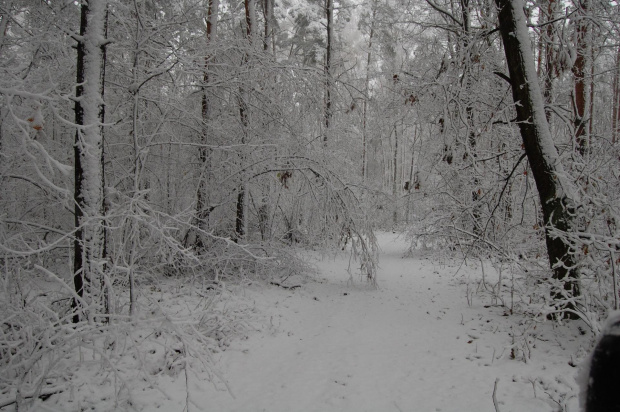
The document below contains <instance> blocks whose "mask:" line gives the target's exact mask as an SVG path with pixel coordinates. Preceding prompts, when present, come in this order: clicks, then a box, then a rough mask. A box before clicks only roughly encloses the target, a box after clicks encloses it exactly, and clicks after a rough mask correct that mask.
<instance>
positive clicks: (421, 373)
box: [160, 234, 577, 412]
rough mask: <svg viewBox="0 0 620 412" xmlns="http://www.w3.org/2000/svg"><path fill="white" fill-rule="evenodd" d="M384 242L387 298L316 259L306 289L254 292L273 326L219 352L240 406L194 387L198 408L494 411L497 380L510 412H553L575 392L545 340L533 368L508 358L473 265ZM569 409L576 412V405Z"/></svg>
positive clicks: (390, 239)
mask: <svg viewBox="0 0 620 412" xmlns="http://www.w3.org/2000/svg"><path fill="white" fill-rule="evenodd" d="M379 240H380V244H381V248H382V254H381V264H380V270H379V276H378V279H379V280H380V288H379V290H375V289H371V288H369V287H368V286H366V285H364V284H361V283H359V282H356V283H357V284H355V285H350V284H348V283H347V279H348V274H347V273H346V266H347V260H346V259H345V258H344V257H342V258H337V259H336V260H330V259H327V260H324V261H321V262H318V266H319V270H320V272H321V275H320V276H319V281H317V282H312V281H311V282H308V283H307V284H305V285H304V286H303V287H302V288H300V289H296V290H294V291H289V290H285V289H282V288H277V287H273V288H269V289H267V290H264V289H262V290H260V291H248V294H249V295H251V296H253V297H255V298H256V305H257V307H259V309H261V310H263V311H265V312H266V313H268V314H270V315H269V316H271V321H270V323H271V326H267V327H265V328H264V329H263V330H262V331H259V332H257V333H254V334H251V335H250V337H249V339H247V340H239V341H236V342H234V343H233V345H232V346H231V347H230V348H229V349H228V350H227V351H225V352H223V353H221V354H219V355H218V356H219V357H218V360H219V362H220V363H219V364H220V369H221V370H222V371H223V372H224V373H225V376H226V378H227V380H228V382H229V384H230V386H231V388H232V391H233V393H234V395H235V398H234V399H233V398H232V397H231V396H230V394H229V393H228V392H226V391H224V390H223V389H222V388H220V389H219V390H216V389H215V388H213V387H212V386H209V387H207V388H206V389H205V387H204V384H201V385H198V384H197V383H196V385H195V386H192V385H190V391H191V397H192V400H193V401H194V403H195V404H196V405H200V406H201V407H204V409H205V410H211V411H269V412H277V411H283V412H284V411H494V410H495V408H494V406H493V402H492V398H491V394H492V392H493V385H494V382H495V379H496V378H497V377H499V378H500V383H499V386H498V393H497V397H498V400H499V401H500V410H501V411H502V412H506V411H524V410H537V411H553V410H557V404H556V403H555V402H554V401H553V400H551V397H553V396H555V393H554V390H556V391H558V394H557V398H558V399H559V400H561V397H560V394H561V392H562V390H564V391H568V392H569V396H570V391H571V385H572V382H573V381H572V374H574V372H575V370H576V369H575V368H571V367H570V366H568V365H567V360H568V359H570V358H569V356H570V354H571V353H570V351H569V350H568V349H566V348H564V349H562V348H560V347H558V345H557V344H555V343H554V344H553V345H550V346H549V348H547V349H545V347H544V345H545V343H544V341H542V340H541V341H540V342H538V343H539V347H541V349H537V350H536V351H533V352H532V360H530V361H529V362H528V363H527V364H526V363H525V362H522V361H518V360H514V359H510V357H509V355H508V354H509V353H510V348H509V346H510V345H509V338H508V334H507V333H506V332H505V331H506V329H507V327H508V326H507V323H509V322H508V321H506V319H512V318H506V317H502V314H503V309H501V308H499V307H495V308H484V307H483V306H482V303H481V302H478V304H477V305H476V304H474V305H472V307H469V306H468V304H467V300H466V297H465V293H466V292H465V291H466V287H465V285H464V284H463V278H464V277H467V276H472V273H475V270H474V269H468V268H465V269H463V270H461V271H459V273H458V275H457V276H455V272H456V269H457V267H456V266H454V265H452V266H444V265H440V264H437V262H434V261H432V260H431V259H428V258H424V257H417V258H403V257H402V256H403V252H404V251H405V249H406V245H405V243H404V241H403V240H402V239H397V238H396V236H395V235H391V234H383V235H381V236H380V239H379ZM253 293H255V295H254V294H253ZM531 344H532V345H534V346H535V345H536V342H532V343H531ZM563 350H564V352H562V351H563ZM556 352H559V354H558V355H557V356H555V353H556ZM550 354H554V356H550ZM494 356H495V357H494ZM537 358H538V359H537ZM539 375H541V376H543V380H541V381H540V382H541V383H540V384H539V385H538V393H537V394H536V396H537V397H536V398H535V397H534V396H535V393H534V390H533V388H534V387H535V386H536V384H533V383H532V382H531V381H534V380H535V379H536V378H537V377H538V376H539ZM557 376H559V378H557ZM562 379H564V380H565V382H563V381H562ZM545 385H546V388H547V391H548V392H549V393H550V395H546V394H544V390H545V389H544V387H545ZM177 401H178V402H175V404H174V405H173V404H171V405H168V406H164V410H176V409H178V410H182V405H183V404H184V401H185V400H184V399H183V400H177ZM160 406H161V405H160ZM569 406H570V408H569V410H573V411H576V410H577V407H576V400H575V399H574V398H573V399H572V400H570V401H569ZM554 408H555V409H554Z"/></svg>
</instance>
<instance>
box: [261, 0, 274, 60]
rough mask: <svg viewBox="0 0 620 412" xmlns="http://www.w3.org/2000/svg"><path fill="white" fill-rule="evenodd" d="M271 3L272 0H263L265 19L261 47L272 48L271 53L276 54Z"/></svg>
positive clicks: (266, 49)
mask: <svg viewBox="0 0 620 412" xmlns="http://www.w3.org/2000/svg"><path fill="white" fill-rule="evenodd" d="M273 3H274V0H263V17H264V19H265V34H264V37H263V49H264V50H265V51H269V49H270V48H271V49H272V53H273V55H274V56H275V54H276V43H275V30H274V27H273V26H274V20H273V19H274V17H273Z"/></svg>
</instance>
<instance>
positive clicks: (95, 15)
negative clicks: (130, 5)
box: [72, 0, 107, 322]
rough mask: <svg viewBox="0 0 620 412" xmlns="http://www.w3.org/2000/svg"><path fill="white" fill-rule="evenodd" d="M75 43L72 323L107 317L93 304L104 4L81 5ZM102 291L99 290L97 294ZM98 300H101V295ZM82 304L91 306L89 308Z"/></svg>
mask: <svg viewBox="0 0 620 412" xmlns="http://www.w3.org/2000/svg"><path fill="white" fill-rule="evenodd" d="M80 7H81V12H80V41H79V42H78V45H77V64H76V72H77V75H76V83H77V86H76V102H75V106H74V112H75V123H76V125H77V126H78V128H77V130H76V133H75V146H74V162H75V164H74V178H75V181H74V202H75V209H74V215H75V216H74V219H75V220H74V224H75V228H76V232H75V240H74V242H73V284H74V288H75V291H76V294H77V295H78V296H79V298H80V299H79V300H78V299H74V300H73V301H72V307H73V311H74V315H73V321H74V322H79V321H80V319H81V318H82V317H83V316H84V311H85V310H87V309H88V310H90V312H91V314H95V313H94V312H96V313H106V312H107V305H106V302H105V298H104V301H103V302H99V303H102V305H101V306H102V307H101V306H97V305H95V303H96V302H94V301H93V299H92V298H93V297H94V296H93V295H94V294H95V292H94V291H93V286H94V285H93V283H94V282H97V281H98V284H99V287H100V288H103V287H104V281H103V269H104V267H103V264H104V262H103V261H104V259H105V257H106V249H105V230H104V225H103V217H104V214H105V210H104V197H103V183H104V176H103V133H102V123H101V120H102V118H103V115H104V111H103V107H102V101H103V95H102V93H103V87H102V84H101V81H102V77H103V75H104V70H103V69H104V66H103V64H104V58H103V56H104V48H103V47H104V45H105V42H102V39H103V38H104V35H105V25H106V20H105V12H106V5H105V1H101V0H91V1H90V2H89V3H88V4H85V3H82V5H81V6H80ZM100 292H102V290H101V291H100ZM100 296H105V295H104V294H102V295H100ZM84 305H88V306H91V307H90V308H86V307H84Z"/></svg>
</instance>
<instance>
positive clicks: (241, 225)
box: [235, 0, 255, 240]
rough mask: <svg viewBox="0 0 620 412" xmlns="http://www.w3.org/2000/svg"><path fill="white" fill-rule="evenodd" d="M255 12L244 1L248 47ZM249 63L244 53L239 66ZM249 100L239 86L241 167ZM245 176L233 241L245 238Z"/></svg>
mask: <svg viewBox="0 0 620 412" xmlns="http://www.w3.org/2000/svg"><path fill="white" fill-rule="evenodd" d="M254 13H255V10H254V0H245V27H246V38H247V41H248V43H249V46H252V44H253V39H254V36H253V33H254V19H255V14H254ZM248 61H249V55H248V53H245V54H244V55H243V58H242V62H241V66H245V65H246V64H247V63H248ZM248 98H249V96H248V92H247V88H246V85H244V84H243V82H242V83H241V84H240V85H239V97H238V102H239V119H240V120H241V127H242V129H243V131H242V134H241V150H242V153H241V156H240V159H241V166H242V167H243V164H244V163H245V147H244V146H245V144H246V143H247V141H248V139H247V133H248V130H249V119H248V104H247V99H248ZM245 180H246V179H245V174H244V173H242V176H241V184H240V185H239V189H238V192H237V208H236V214H235V240H239V239H241V238H243V236H245V207H246V206H245V201H246V199H245V197H246V191H247V187H246V181H245Z"/></svg>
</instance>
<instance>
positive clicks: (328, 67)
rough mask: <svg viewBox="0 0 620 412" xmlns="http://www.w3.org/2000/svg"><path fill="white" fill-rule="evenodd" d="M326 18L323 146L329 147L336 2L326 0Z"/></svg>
mask: <svg viewBox="0 0 620 412" xmlns="http://www.w3.org/2000/svg"><path fill="white" fill-rule="evenodd" d="M325 17H326V19H327V48H326V50H325V67H324V73H325V113H324V122H325V132H324V133H323V144H324V145H327V140H328V133H329V127H330V122H331V118H332V97H331V88H332V80H331V76H332V46H333V45H332V42H333V30H334V29H333V25H334V0H325Z"/></svg>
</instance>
